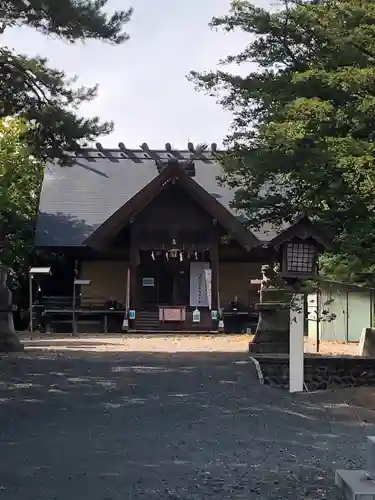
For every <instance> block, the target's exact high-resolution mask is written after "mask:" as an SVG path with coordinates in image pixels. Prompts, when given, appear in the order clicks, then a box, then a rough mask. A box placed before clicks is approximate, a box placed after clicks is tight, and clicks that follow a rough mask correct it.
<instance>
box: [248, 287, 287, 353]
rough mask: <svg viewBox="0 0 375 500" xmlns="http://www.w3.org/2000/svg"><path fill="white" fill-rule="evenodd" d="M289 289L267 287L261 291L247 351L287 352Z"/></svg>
mask: <svg viewBox="0 0 375 500" xmlns="http://www.w3.org/2000/svg"><path fill="white" fill-rule="evenodd" d="M290 302H291V291H290V290H288V289H284V288H269V289H266V290H262V291H261V302H260V303H259V304H256V306H255V307H256V310H257V311H259V319H258V325H257V329H256V332H255V336H254V338H253V340H252V342H250V345H249V351H250V352H252V353H253V352H255V353H273V354H289V331H290Z"/></svg>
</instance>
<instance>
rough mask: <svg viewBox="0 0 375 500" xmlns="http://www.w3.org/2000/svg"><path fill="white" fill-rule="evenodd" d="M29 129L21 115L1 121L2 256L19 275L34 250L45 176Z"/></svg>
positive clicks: (0, 195)
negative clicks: (29, 141)
mask: <svg viewBox="0 0 375 500" xmlns="http://www.w3.org/2000/svg"><path fill="white" fill-rule="evenodd" d="M28 130H29V127H28V126H27V124H26V123H25V121H24V120H22V119H20V118H6V119H3V120H1V121H0V228H1V233H2V234H4V235H6V236H5V240H4V241H3V243H2V247H1V252H0V256H1V257H0V258H1V262H2V264H3V265H5V266H6V267H7V268H9V269H10V270H11V277H13V278H15V279H17V276H18V274H19V273H20V272H21V271H24V266H25V262H26V261H27V258H28V256H29V255H30V252H31V250H32V236H33V229H34V220H35V212H36V209H37V205H38V201H39V193H40V187H41V182H42V178H43V164H42V162H41V161H40V160H39V159H37V158H36V157H35V155H34V154H33V152H32V150H31V148H30V147H29V146H28V144H27V143H26V142H25V140H24V137H25V134H26V133H27V132H28Z"/></svg>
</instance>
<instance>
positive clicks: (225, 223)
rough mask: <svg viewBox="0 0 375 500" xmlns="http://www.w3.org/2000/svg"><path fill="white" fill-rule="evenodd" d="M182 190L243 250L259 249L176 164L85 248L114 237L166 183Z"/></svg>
mask: <svg viewBox="0 0 375 500" xmlns="http://www.w3.org/2000/svg"><path fill="white" fill-rule="evenodd" d="M170 180H173V182H174V183H175V184H176V185H178V186H180V187H181V188H182V189H184V190H185V191H186V192H187V193H188V194H189V195H190V196H191V197H192V198H193V199H194V200H195V201H196V202H198V203H199V205H201V206H202V207H203V208H204V209H205V210H206V211H207V213H209V214H210V215H211V216H212V218H213V219H216V220H217V222H218V223H219V224H220V225H221V226H222V227H223V228H224V229H226V230H227V231H228V233H230V234H231V235H232V236H233V237H234V238H235V239H236V240H237V241H238V242H239V243H240V244H241V245H242V246H243V247H244V248H245V249H246V250H250V248H252V247H255V246H259V245H260V244H261V243H260V241H259V240H258V239H257V238H256V237H255V236H254V235H253V234H252V233H251V232H250V231H248V230H246V228H245V227H244V225H243V224H242V223H241V222H240V221H239V220H238V219H237V218H236V217H235V216H234V215H233V213H231V212H229V211H228V210H227V209H226V208H225V207H224V206H223V205H221V204H220V203H219V202H218V201H217V200H216V199H215V198H214V197H212V196H211V195H210V194H209V193H208V192H207V191H206V190H205V189H204V188H203V187H202V186H200V185H199V184H198V183H196V182H195V180H194V179H193V178H191V177H189V175H188V174H187V173H186V172H185V171H184V170H183V169H182V168H181V167H180V166H178V165H176V164H172V163H171V164H169V165H168V166H166V167H165V168H164V169H163V170H162V171H161V173H160V174H159V175H158V176H157V177H155V178H154V179H153V180H152V181H150V182H149V183H148V184H147V185H146V186H145V187H144V188H143V189H141V191H139V192H138V193H137V194H136V195H135V196H134V197H133V198H131V199H130V200H128V201H127V202H126V203H125V204H124V205H123V206H122V207H120V208H119V209H118V210H117V211H116V212H115V213H114V214H113V215H111V217H109V218H108V219H107V220H106V221H105V222H104V223H103V224H102V225H101V226H100V227H99V228H98V229H96V231H94V233H93V234H92V235H91V236H89V238H87V240H86V241H85V245H87V246H92V247H99V246H100V245H101V244H105V242H106V241H107V240H108V239H109V238H111V237H114V236H115V235H116V234H117V233H118V232H119V231H120V230H121V229H122V228H123V227H124V226H125V225H126V224H127V223H128V222H130V220H131V218H132V217H133V216H134V215H136V214H137V213H138V212H140V211H141V210H142V209H143V208H145V207H146V206H147V205H148V204H149V203H150V202H151V201H152V200H153V199H155V198H156V197H157V196H158V194H159V193H160V192H161V191H162V190H163V189H165V187H166V186H167V185H168V181H170Z"/></svg>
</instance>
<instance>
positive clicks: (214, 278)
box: [210, 240, 219, 311]
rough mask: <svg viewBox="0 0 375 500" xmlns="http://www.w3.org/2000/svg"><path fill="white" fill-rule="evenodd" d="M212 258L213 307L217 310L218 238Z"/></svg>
mask: <svg viewBox="0 0 375 500" xmlns="http://www.w3.org/2000/svg"><path fill="white" fill-rule="evenodd" d="M210 254H211V255H210V259H211V309H212V310H214V311H217V310H218V308H219V245H218V241H217V240H216V241H215V242H214V243H213V244H212V246H211V251H210Z"/></svg>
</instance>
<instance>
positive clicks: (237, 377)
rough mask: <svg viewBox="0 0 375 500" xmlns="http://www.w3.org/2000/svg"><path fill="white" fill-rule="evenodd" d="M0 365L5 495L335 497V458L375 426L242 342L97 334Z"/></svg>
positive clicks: (340, 461) (358, 452) (345, 462)
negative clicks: (153, 349)
mask: <svg viewBox="0 0 375 500" xmlns="http://www.w3.org/2000/svg"><path fill="white" fill-rule="evenodd" d="M169 341H170V340H169ZM160 342H162V341H160ZM205 342H206V341H205ZM77 347H78V346H77ZM169 350H172V348H169ZM215 350H216V349H214V348H212V349H211V351H215ZM0 370H1V374H0V419H1V425H0V455H1V457H2V460H1V461H0V496H1V499H4V500H38V499H48V500H67V499H69V500H86V499H87V500H115V499H120V498H121V499H133V498H134V499H145V500H148V499H150V500H153V499H160V500H164V499H165V500H167V499H169V500H171V499H174V500H182V499H193V500H194V499H199V500H203V499H214V498H215V499H217V498H220V499H245V498H246V499H256V498H259V499H285V500H287V499H296V500H297V499H298V500H299V499H301V498H307V499H318V498H322V499H323V498H324V499H326V498H330V499H334V500H336V499H337V500H338V499H339V498H342V496H341V495H340V492H338V491H337V490H336V488H335V487H334V479H333V477H334V470H335V469H336V468H346V467H354V466H360V465H362V464H361V457H362V456H363V453H364V439H365V436H366V435H373V434H374V431H375V425H374V423H373V422H375V419H374V418H373V412H370V411H369V410H366V411H367V414H366V416H364V415H363V414H362V413H360V409H358V408H354V407H353V406H351V405H349V404H347V403H343V402H342V401H341V399H340V398H339V397H338V396H337V394H335V395H332V397H331V396H330V394H329V393H321V394H306V395H299V396H291V395H289V394H287V393H285V392H282V391H277V390H276V389H272V388H267V387H263V386H260V385H258V382H257V379H256V376H255V370H254V366H253V364H252V363H251V362H249V360H248V356H247V355H246V354H245V353H242V352H230V353H224V352H222V353H220V352H208V351H207V352H203V348H202V350H201V352H190V353H183V352H177V353H168V352H159V353H154V354H151V353H147V352H141V350H139V351H138V352H135V351H134V352H97V351H96V350H95V345H93V346H92V351H91V352H88V349H87V346H86V347H85V350H81V351H79V350H76V351H73V352H71V351H66V350H60V351H59V350H55V351H53V350H34V351H32V352H26V353H25V354H24V355H18V356H17V355H13V356H8V357H4V358H3V359H2V360H1V364H0ZM333 396H334V397H333ZM374 414H375V413H374Z"/></svg>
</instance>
